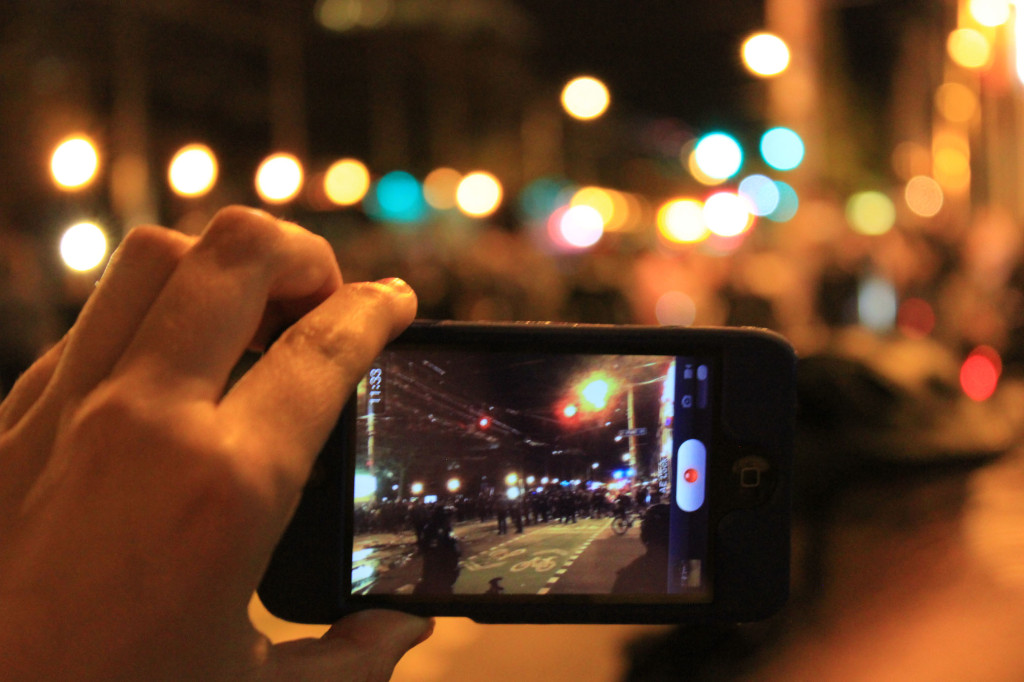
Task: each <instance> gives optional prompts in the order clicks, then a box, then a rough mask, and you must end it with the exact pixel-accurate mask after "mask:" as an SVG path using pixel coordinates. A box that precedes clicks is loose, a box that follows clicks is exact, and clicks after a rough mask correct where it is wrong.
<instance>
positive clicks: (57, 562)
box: [0, 207, 431, 680]
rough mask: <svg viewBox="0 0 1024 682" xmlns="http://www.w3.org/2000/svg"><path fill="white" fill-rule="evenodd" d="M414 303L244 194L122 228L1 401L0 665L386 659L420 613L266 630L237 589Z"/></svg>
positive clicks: (389, 666)
mask: <svg viewBox="0 0 1024 682" xmlns="http://www.w3.org/2000/svg"><path fill="white" fill-rule="evenodd" d="M415 311H416V298H415V295H414V294H413V292H412V291H411V290H410V289H409V288H408V286H406V285H405V283H404V282H401V281H400V280H387V281H383V282H376V283H359V284H345V283H343V281H342V276H341V272H340V271H339V268H338V265H337V262H336V260H335V257H334V253H333V251H332V250H331V248H330V246H329V245H328V244H327V243H326V242H325V241H324V240H323V239H321V238H319V237H317V236H315V235H313V234H311V233H309V232H307V231H305V230H303V229H301V228H299V227H298V226H295V225H292V224H290V223H285V222H281V221H278V220H275V219H273V218H272V217H271V216H269V215H267V214H265V213H262V212H259V211H254V210H250V209H243V208H237V207H235V208H229V209H224V210H222V211H221V212H219V213H218V214H217V215H216V216H215V217H214V218H213V220H212V221H211V222H210V224H209V226H208V227H207V228H206V230H205V231H204V232H203V234H202V235H200V236H199V237H189V236H185V235H183V234H180V233H178V232H175V231H172V230H166V229H162V228H157V227H144V228H137V229H135V230H133V231H132V232H131V233H129V235H128V236H127V237H126V238H125V240H124V241H123V243H122V245H121V247H120V248H119V250H118V251H117V252H116V253H115V254H114V255H113V256H112V258H111V262H110V264H109V265H108V267H107V270H106V271H105V273H104V275H103V277H102V278H101V280H100V282H99V283H98V285H97V287H96V290H95V292H94V293H93V295H92V296H91V297H90V299H89V300H88V301H87V303H86V305H85V306H84V309H83V311H82V313H81V315H80V316H79V318H78V320H77V321H76V323H75V324H74V326H73V327H72V329H71V330H70V331H69V332H68V334H67V335H66V336H65V338H64V339H62V340H61V341H60V342H59V343H58V344H56V345H55V346H54V347H53V348H52V349H51V350H50V351H49V352H47V353H46V354H45V355H44V356H43V357H42V358H40V360H39V361H38V362H36V363H35V364H34V365H33V366H32V367H31V368H30V369H29V370H28V371H27V372H26V373H25V374H24V375H23V376H22V378H21V379H20V380H19V381H18V382H17V383H16V384H15V385H14V387H13V388H12V390H11V392H10V394H9V395H8V396H7V398H6V400H5V401H4V402H3V403H2V404H0V604H2V605H3V606H2V607H0V669H2V670H3V671H4V676H10V679H18V680H35V679H39V680H43V679H46V680H54V679H75V680H100V679H102V680H115V679H140V680H141V679H145V680H184V679H187V680H222V679H232V680H236V679H243V680H244V679H259V680H272V679H287V680H313V679H348V680H385V679H387V678H388V677H390V675H391V672H392V670H393V667H394V665H395V664H396V663H397V661H398V659H399V658H400V657H401V656H402V654H403V653H404V652H405V651H406V650H408V649H409V648H410V647H412V646H414V645H415V644H416V643H417V642H419V641H422V640H423V639H425V638H426V637H427V636H428V635H429V632H430V628H431V623H430V621H427V620H424V619H420V618H415V617H412V616H406V615H403V614H398V613H391V612H380V611H378V612H366V613H361V614H356V615H355V616H351V617H349V618H346V619H344V620H342V621H340V622H339V623H337V624H335V626H334V627H332V628H331V630H330V631H329V632H328V633H327V634H326V635H325V636H324V637H323V638H322V639H321V640H310V641H303V642H294V643H288V644H283V645H277V646H272V645H271V644H270V643H269V642H267V640H266V639H265V638H264V637H263V636H262V635H260V634H259V633H258V632H257V631H256V630H254V629H253V627H252V625H251V624H250V622H249V620H248V617H247V604H248V602H249V599H250V597H251V595H252V592H253V590H254V588H255V587H256V585H257V584H258V582H259V580H260V577H261V576H262V574H263V571H264V569H265V567H266V564H267V562H268V560H269V557H270V554H271V552H272V551H273V548H274V546H275V544H276V542H277V540H278V539H279V537H280V535H281V533H282V532H283V531H284V529H285V527H286V525H287V523H288V520H289V518H290V516H291V514H292V512H293V511H294V508H295V505H296V504H297V502H298V499H299V496H300V494H301V490H302V486H303V485H304V482H305V480H306V478H307V477H308V474H309V470H310V467H311V466H312V463H313V461H314V459H315V457H316V454H317V452H318V451H319V450H320V447H321V446H322V444H323V442H324V441H325V440H326V438H327V436H328V434H329V433H330V430H331V428H332V426H333V424H334V422H335V420H336V419H337V416H338V414H339V412H340V410H341V408H342V405H343V403H344V401H345V399H346V398H347V396H348V395H349V394H350V393H351V391H352V389H353V388H354V386H355V384H356V382H357V381H358V379H359V377H360V376H361V375H362V374H363V373H364V372H365V371H366V370H367V368H368V366H369V364H370V362H371V361H372V359H373V358H374V357H375V356H376V355H377V353H378V352H379V351H380V349H381V348H382V347H383V345H384V344H385V343H386V342H387V341H388V340H389V339H391V338H393V337H394V336H396V335H397V334H398V333H400V332H401V331H402V330H403V329H404V328H405V327H406V326H407V325H408V324H409V323H410V322H411V321H412V319H413V317H414V316H415ZM282 329H283V332H282V331H281V330H282ZM278 332H281V333H280V335H279V336H277V334H278ZM272 335H274V336H277V339H276V341H274V343H273V344H272V345H270V346H269V348H266V352H265V353H264V354H263V355H262V357H261V358H260V359H259V360H258V361H257V362H256V364H255V365H254V366H253V367H252V368H251V369H250V370H249V371H248V372H247V373H246V374H245V375H244V376H243V377H241V379H240V380H238V381H237V383H234V384H233V385H232V386H231V387H230V388H229V389H227V390H226V387H227V386H228V380H229V376H230V374H231V371H232V369H233V367H234V366H235V365H236V364H237V362H238V360H239V358H240V357H241V356H242V354H243V353H244V352H245V351H246V350H247V349H250V348H252V347H253V346H262V345H264V344H265V343H266V340H267V339H269V338H272Z"/></svg>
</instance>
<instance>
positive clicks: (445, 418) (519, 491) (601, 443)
mask: <svg viewBox="0 0 1024 682" xmlns="http://www.w3.org/2000/svg"><path fill="white" fill-rule="evenodd" d="M715 377H716V363H715V360H714V358H709V357H680V356H660V355H659V356H652V355H605V354H600V355H599V354H562V353H519V352H485V351H465V350H459V351H451V350H437V349H434V348H430V349H428V348H417V347H410V346H405V347H400V348H393V349H390V350H388V351H386V352H385V353H384V354H382V355H381V356H380V357H379V358H378V359H377V361H376V362H375V364H374V366H373V367H372V369H371V370H370V371H369V373H368V374H367V376H366V377H365V378H364V379H363V381H362V382H361V383H360V384H359V388H358V392H357V404H356V411H357V418H356V438H357V443H356V463H355V473H354V480H352V481H350V484H351V489H352V491H353V499H352V507H351V510H350V511H351V517H350V522H351V528H350V532H351V533H352V536H351V545H347V546H346V547H345V549H344V550H343V551H345V552H348V551H351V561H352V563H351V566H352V570H351V575H344V576H343V577H342V580H343V581H344V583H345V584H344V585H343V590H342V593H343V594H344V595H347V597H348V598H349V599H352V598H355V599H358V598H359V596H361V595H395V596H398V595H409V598H410V599H416V598H420V597H423V598H432V597H434V596H448V595H489V596H490V597H493V598H496V599H497V598H501V597H502V596H506V597H507V596H513V595H547V594H561V595H586V596H588V597H601V596H602V595H607V597H608V598H609V599H614V598H616V595H621V596H624V595H631V598H632V597H633V596H635V595H659V598H664V597H665V595H671V596H672V597H673V598H676V599H679V600H682V601H692V602H706V601H710V600H711V598H712V590H711V581H710V579H709V573H710V572H709V570H708V569H709V566H708V556H709V545H708V536H709V533H708V524H709V513H708V507H709V504H708V500H707V499H706V496H705V492H706V490H707V489H708V488H707V480H706V479H707V471H708V470H709V467H708V466H707V463H708V459H709V457H712V456H713V452H712V451H713V443H714V432H715V429H714V417H715V415H714V412H715V402H714V398H715V393H716V383H715Z"/></svg>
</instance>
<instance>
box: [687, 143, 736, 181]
mask: <svg viewBox="0 0 1024 682" xmlns="http://www.w3.org/2000/svg"><path fill="white" fill-rule="evenodd" d="M686 169H687V170H688V171H690V175H692V176H693V179H694V180H696V181H697V182H699V183H700V184H702V185H707V186H708V187H714V186H715V185H721V184H722V183H724V182H725V181H726V180H728V178H713V177H711V176H710V175H708V174H707V173H705V172H704V171H703V170H702V169H701V167H700V163H698V161H697V150H696V149H693V150H690V152H689V153H688V154H687V156H686Z"/></svg>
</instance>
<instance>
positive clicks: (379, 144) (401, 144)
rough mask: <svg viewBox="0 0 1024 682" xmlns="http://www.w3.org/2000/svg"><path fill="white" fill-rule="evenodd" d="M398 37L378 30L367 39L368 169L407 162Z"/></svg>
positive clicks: (402, 67)
mask: <svg viewBox="0 0 1024 682" xmlns="http://www.w3.org/2000/svg"><path fill="white" fill-rule="evenodd" d="M398 40H400V38H399V37H398V36H395V35H393V34H392V33H391V32H388V31H380V32H377V33H376V34H374V35H373V36H372V37H371V39H370V40H369V43H368V45H369V52H368V63H369V70H370V103H369V104H370V107H369V108H370V166H371V167H373V168H379V169H382V170H394V169H397V168H405V167H406V166H407V165H408V163H409V160H410V159H409V120H408V114H407V107H408V103H407V98H406V92H405V87H404V82H405V78H406V67H405V64H404V63H403V58H402V57H403V54H404V52H403V48H402V46H401V45H400V44H398V42H397V41H398Z"/></svg>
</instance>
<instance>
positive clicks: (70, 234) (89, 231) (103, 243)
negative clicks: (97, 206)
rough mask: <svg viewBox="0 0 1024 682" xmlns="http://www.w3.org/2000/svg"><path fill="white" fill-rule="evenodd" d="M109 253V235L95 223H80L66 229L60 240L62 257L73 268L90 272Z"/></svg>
mask: <svg viewBox="0 0 1024 682" xmlns="http://www.w3.org/2000/svg"><path fill="white" fill-rule="evenodd" d="M106 255H107V236H106V235H105V234H103V230H102V229H100V227H99V226H98V225H96V224H95V223H89V222H84V223H78V224H77V225H72V226H71V227H69V228H68V229H67V230H65V231H64V236H63V237H61V240H60V257H61V259H62V260H63V261H64V264H65V265H67V266H68V267H69V268H71V269H72V270H75V271H77V272H88V271H89V270H92V269H94V268H96V267H98V266H99V265H100V263H102V262H103V258H104V257H105V256H106Z"/></svg>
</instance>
